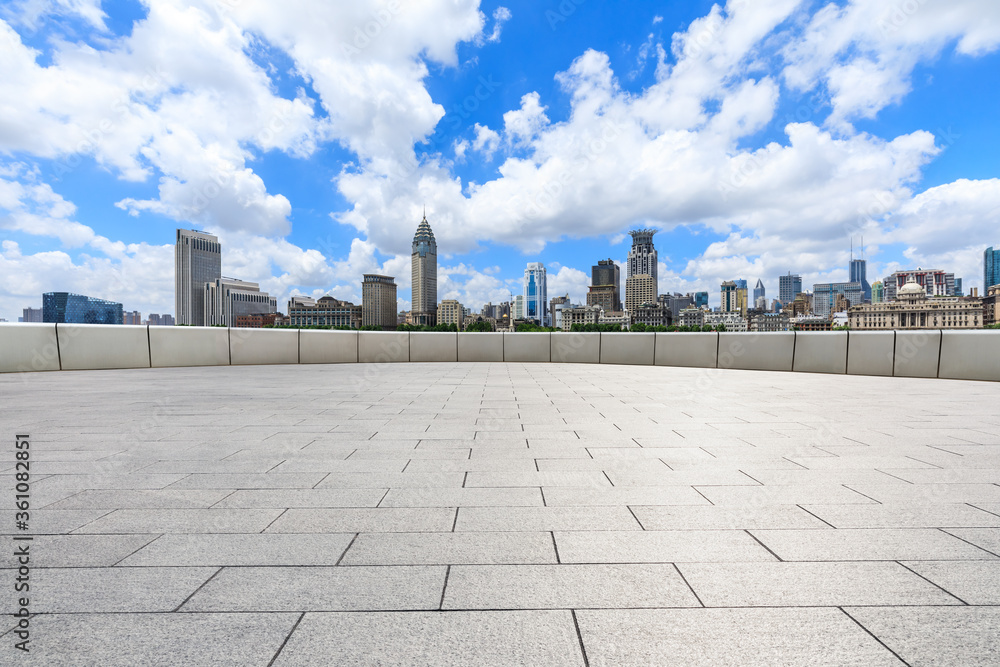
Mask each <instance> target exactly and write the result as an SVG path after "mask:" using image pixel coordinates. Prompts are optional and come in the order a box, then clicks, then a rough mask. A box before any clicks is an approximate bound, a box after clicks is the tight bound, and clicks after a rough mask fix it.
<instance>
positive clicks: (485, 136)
mask: <svg viewBox="0 0 1000 667" xmlns="http://www.w3.org/2000/svg"><path fill="white" fill-rule="evenodd" d="M474 129H475V132H476V138H475V139H474V140H473V141H472V148H473V149H474V150H476V151H479V152H481V153H483V154H484V155H485V156H486V159H487V160H491V159H493V154H494V153H495V152H496V150H497V148H499V147H500V135H499V134H498V133H496V132H494V131H493V130H491V129H490V128H488V127H486V126H485V125H480V124H479V123H476V125H475V128H474Z"/></svg>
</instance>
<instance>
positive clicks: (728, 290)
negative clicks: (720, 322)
mask: <svg viewBox="0 0 1000 667" xmlns="http://www.w3.org/2000/svg"><path fill="white" fill-rule="evenodd" d="M721 294H722V303H721V304H720V308H719V310H720V311H721V312H723V313H732V312H736V311H738V310H739V306H738V305H737V301H736V283H735V282H734V281H732V280H727V281H726V282H724V283H722V287H721Z"/></svg>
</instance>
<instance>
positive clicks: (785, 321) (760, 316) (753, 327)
mask: <svg viewBox="0 0 1000 667" xmlns="http://www.w3.org/2000/svg"><path fill="white" fill-rule="evenodd" d="M747 329H748V330H749V331H753V332H756V333H766V332H770V331H788V329H789V317H788V313H769V312H767V311H766V310H752V311H750V312H749V313H748V316H747Z"/></svg>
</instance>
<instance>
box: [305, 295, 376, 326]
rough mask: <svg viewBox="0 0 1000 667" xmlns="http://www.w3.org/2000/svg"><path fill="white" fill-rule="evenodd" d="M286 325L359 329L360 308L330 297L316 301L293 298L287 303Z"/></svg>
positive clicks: (306, 298)
mask: <svg viewBox="0 0 1000 667" xmlns="http://www.w3.org/2000/svg"><path fill="white" fill-rule="evenodd" d="M288 324H289V325H290V326H293V327H313V326H323V327H349V328H351V329H360V328H361V306H357V305H355V304H353V303H351V302H350V301H341V300H340V299H335V298H333V297H332V296H323V297H320V298H319V299H317V300H314V299H312V298H310V297H303V296H293V297H292V298H291V299H290V300H289V301H288Z"/></svg>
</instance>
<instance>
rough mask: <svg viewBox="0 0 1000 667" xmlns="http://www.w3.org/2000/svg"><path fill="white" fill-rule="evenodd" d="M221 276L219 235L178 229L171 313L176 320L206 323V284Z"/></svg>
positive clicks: (195, 323)
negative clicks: (172, 310) (172, 308)
mask: <svg viewBox="0 0 1000 667" xmlns="http://www.w3.org/2000/svg"><path fill="white" fill-rule="evenodd" d="M221 277H222V246H221V245H219V239H218V237H216V236H212V235H211V234H205V233H204V232H199V231H195V230H188V229H178V230H177V243H176V245H175V246H174V314H175V316H176V318H177V323H178V324H190V325H194V326H205V324H206V322H205V285H207V284H208V283H214V282H215V281H216V280H218V279H219V278H221Z"/></svg>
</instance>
